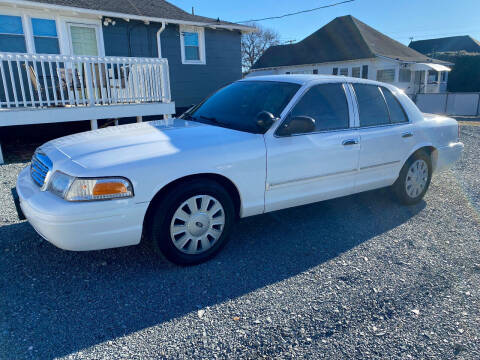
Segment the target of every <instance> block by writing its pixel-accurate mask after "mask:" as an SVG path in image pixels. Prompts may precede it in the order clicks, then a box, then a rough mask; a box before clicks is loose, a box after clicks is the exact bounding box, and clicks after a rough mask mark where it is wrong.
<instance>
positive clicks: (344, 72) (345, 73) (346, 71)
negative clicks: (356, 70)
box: [340, 68, 348, 76]
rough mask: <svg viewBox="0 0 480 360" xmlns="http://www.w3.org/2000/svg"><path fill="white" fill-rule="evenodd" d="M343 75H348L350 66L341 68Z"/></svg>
mask: <svg viewBox="0 0 480 360" xmlns="http://www.w3.org/2000/svg"><path fill="white" fill-rule="evenodd" d="M340 75H341V76H348V68H341V69H340Z"/></svg>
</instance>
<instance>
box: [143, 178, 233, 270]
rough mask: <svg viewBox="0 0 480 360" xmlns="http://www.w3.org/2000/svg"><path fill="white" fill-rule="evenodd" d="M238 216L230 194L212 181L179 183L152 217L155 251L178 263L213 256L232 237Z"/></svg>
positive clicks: (189, 263)
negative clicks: (232, 230) (232, 229)
mask: <svg viewBox="0 0 480 360" xmlns="http://www.w3.org/2000/svg"><path fill="white" fill-rule="evenodd" d="M234 219H235V210H234V205H233V201H232V198H231V196H230V194H229V193H228V192H227V191H226V190H225V188H223V187H222V186H221V185H220V184H218V183H217V182H215V181H212V180H207V179H205V180H192V181H189V182H186V183H182V184H179V185H178V186H176V187H175V188H173V189H171V190H170V191H169V192H168V193H167V194H166V196H165V197H164V198H163V199H161V201H159V202H157V204H156V207H155V208H154V210H153V212H152V215H151V218H150V219H149V220H150V234H149V235H150V236H149V237H150V241H151V242H152V245H153V248H154V250H155V251H156V252H160V253H161V254H162V255H163V256H164V257H165V258H166V259H167V260H169V261H170V262H172V263H174V264H177V265H195V264H199V263H202V262H204V261H207V260H209V259H211V258H212V257H214V256H215V255H216V254H217V253H218V252H219V251H220V250H221V249H222V248H223V246H225V244H226V243H227V241H228V239H229V235H230V232H231V228H232V225H233V222H234Z"/></svg>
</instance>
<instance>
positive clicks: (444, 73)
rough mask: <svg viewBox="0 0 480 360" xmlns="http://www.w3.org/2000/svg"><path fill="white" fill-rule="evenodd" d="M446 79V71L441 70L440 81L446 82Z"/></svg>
mask: <svg viewBox="0 0 480 360" xmlns="http://www.w3.org/2000/svg"><path fill="white" fill-rule="evenodd" d="M446 81H447V72H446V71H442V82H446Z"/></svg>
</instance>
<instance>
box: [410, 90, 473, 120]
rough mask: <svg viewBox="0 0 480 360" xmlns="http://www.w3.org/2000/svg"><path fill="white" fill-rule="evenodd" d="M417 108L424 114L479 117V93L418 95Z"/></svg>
mask: <svg viewBox="0 0 480 360" xmlns="http://www.w3.org/2000/svg"><path fill="white" fill-rule="evenodd" d="M416 104H417V106H418V108H419V109H420V110H421V111H423V112H426V113H433V114H445V115H459V116H476V115H480V93H443V94H418V95H417V96H416Z"/></svg>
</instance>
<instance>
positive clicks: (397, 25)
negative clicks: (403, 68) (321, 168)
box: [169, 0, 480, 45]
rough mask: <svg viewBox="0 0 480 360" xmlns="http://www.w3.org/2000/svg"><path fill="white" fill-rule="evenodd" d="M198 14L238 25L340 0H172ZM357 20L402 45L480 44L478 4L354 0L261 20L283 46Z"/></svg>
mask: <svg viewBox="0 0 480 360" xmlns="http://www.w3.org/2000/svg"><path fill="white" fill-rule="evenodd" d="M169 1H170V2H171V3H173V4H175V5H176V6H178V7H180V8H182V9H184V10H185V11H188V12H191V11H192V6H193V7H194V8H195V14H196V15H202V16H208V17H212V18H218V17H219V18H220V19H222V20H226V21H232V22H239V21H244V20H250V19H259V18H265V17H270V16H277V15H283V14H286V13H291V12H296V11H301V10H306V9H312V8H315V7H319V6H323V5H329V4H333V3H336V2H339V1H341V0H241V1H239V0H236V1H234V0H169ZM343 15H353V16H355V17H356V18H358V19H359V20H361V21H363V22H364V23H366V24H368V25H370V26H372V27H373V28H375V29H377V30H378V31H380V32H382V33H384V34H385V35H387V36H390V37H392V38H394V39H395V40H397V41H400V42H402V43H404V44H407V45H408V43H409V42H410V39H409V38H410V37H413V38H414V40H423V39H430V38H438V37H446V36H455V35H470V36H472V37H474V38H476V39H477V40H480V0H355V1H354V2H351V3H347V4H343V5H339V6H336V7H332V8H328V9H322V10H318V11H314V12H311V13H306V14H300V15H295V16H290V17H287V18H284V19H278V20H267V21H262V22H260V24H261V25H262V26H265V27H268V28H272V29H274V30H276V31H277V32H278V33H279V34H280V38H281V41H282V42H287V41H292V40H294V41H300V40H302V39H303V38H305V37H306V36H308V35H310V34H311V33H313V32H314V31H316V30H318V29H319V28H320V27H322V26H323V25H325V24H327V23H328V22H330V21H331V20H333V19H334V18H335V17H337V16H343Z"/></svg>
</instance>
